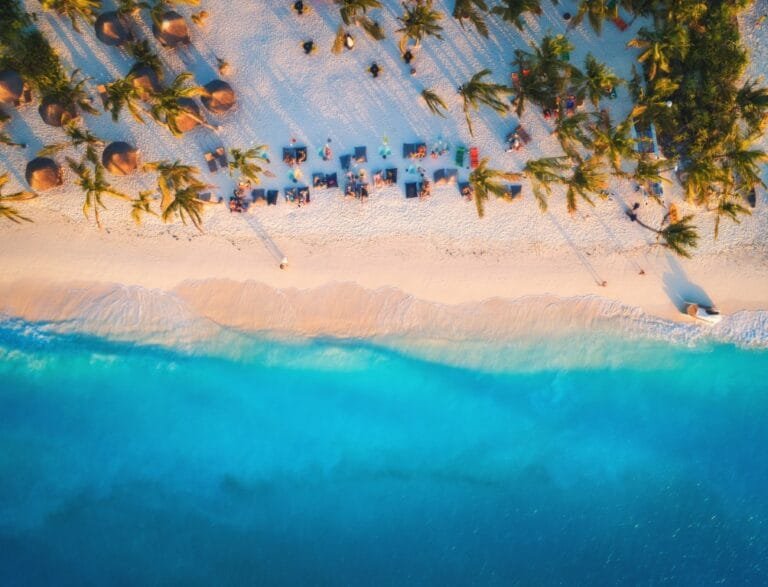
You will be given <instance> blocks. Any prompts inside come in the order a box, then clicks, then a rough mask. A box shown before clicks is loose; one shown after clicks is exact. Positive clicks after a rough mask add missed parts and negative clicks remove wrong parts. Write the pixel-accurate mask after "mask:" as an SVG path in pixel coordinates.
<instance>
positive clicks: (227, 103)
mask: <svg viewBox="0 0 768 587" xmlns="http://www.w3.org/2000/svg"><path fill="white" fill-rule="evenodd" d="M204 87H205V94H203V96H202V97H201V98H200V99H201V101H202V102H203V106H205V107H206V108H207V109H208V110H210V111H211V112H213V113H214V114H224V113H225V112H227V111H229V110H230V109H231V108H232V107H233V106H234V105H235V92H234V90H233V89H232V86H230V85H229V84H228V83H227V82H225V81H222V80H220V79H215V80H213V81H210V82H208V83H207V84H205V86H204Z"/></svg>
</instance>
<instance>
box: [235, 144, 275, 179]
mask: <svg viewBox="0 0 768 587" xmlns="http://www.w3.org/2000/svg"><path fill="white" fill-rule="evenodd" d="M266 150H267V146H266V145H259V146H257V147H251V148H250V149H245V150H243V149H230V150H229V154H230V161H229V174H230V175H234V173H235V172H236V171H237V172H239V173H240V175H242V176H243V177H245V178H247V179H249V180H251V181H252V182H253V183H255V184H257V185H258V184H259V183H260V181H261V178H260V177H259V176H260V175H266V176H267V177H274V174H273V173H272V172H270V171H269V170H267V169H264V168H263V167H262V166H261V165H259V162H263V161H265V159H264V157H263V154H264V153H265V152H266Z"/></svg>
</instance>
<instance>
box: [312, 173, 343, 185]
mask: <svg viewBox="0 0 768 587" xmlns="http://www.w3.org/2000/svg"><path fill="white" fill-rule="evenodd" d="M312 187H315V188H337V187H339V179H338V176H337V175H336V174H335V173H313V174H312Z"/></svg>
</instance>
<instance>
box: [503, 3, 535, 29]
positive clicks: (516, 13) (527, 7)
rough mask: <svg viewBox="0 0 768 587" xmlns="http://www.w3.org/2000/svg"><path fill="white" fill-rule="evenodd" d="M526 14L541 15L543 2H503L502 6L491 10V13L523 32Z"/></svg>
mask: <svg viewBox="0 0 768 587" xmlns="http://www.w3.org/2000/svg"><path fill="white" fill-rule="evenodd" d="M526 12H530V13H531V14H535V15H537V16H538V15H540V14H541V0H502V2H501V4H500V5H498V6H494V7H493V8H492V9H491V13H493V14H495V15H497V16H499V17H501V18H502V20H505V21H507V22H510V23H512V24H514V25H515V26H516V27H517V28H518V29H519V30H521V31H522V30H523V18H522V17H523V15H524V14H525V13H526Z"/></svg>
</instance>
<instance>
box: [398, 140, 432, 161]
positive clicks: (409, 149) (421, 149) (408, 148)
mask: <svg viewBox="0 0 768 587" xmlns="http://www.w3.org/2000/svg"><path fill="white" fill-rule="evenodd" d="M426 156H427V144H426V143H403V159H423V158H424V157H426Z"/></svg>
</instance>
